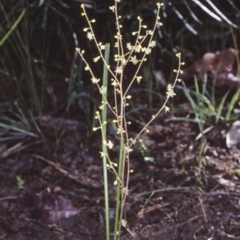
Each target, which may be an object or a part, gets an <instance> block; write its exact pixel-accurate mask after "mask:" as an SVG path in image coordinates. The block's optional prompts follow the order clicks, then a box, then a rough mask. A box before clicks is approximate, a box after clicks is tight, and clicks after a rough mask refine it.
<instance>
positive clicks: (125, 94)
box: [76, 0, 182, 239]
mask: <svg viewBox="0 0 240 240" xmlns="http://www.w3.org/2000/svg"><path fill="white" fill-rule="evenodd" d="M119 2H120V0H115V3H114V5H113V6H110V7H109V9H110V11H112V12H113V14H114V15H115V20H116V34H115V36H114V38H115V40H116V41H115V45H114V47H115V49H116V54H115V55H114V61H115V64H113V65H114V66H110V64H109V62H110V60H109V58H110V45H109V44H103V43H101V42H98V40H97V39H96V37H95V34H94V30H93V24H94V23H95V22H96V20H95V19H89V17H88V15H87V13H86V10H85V7H84V4H82V5H81V8H82V11H83V12H82V15H83V16H84V17H85V18H86V20H87V22H88V27H86V28H84V29H83V31H84V32H85V33H86V35H87V38H88V39H89V40H90V41H93V42H94V43H95V45H96V47H97V49H98V55H97V56H96V57H94V58H93V61H94V62H97V61H99V60H102V61H103V64H104V68H103V69H104V70H103V72H104V73H103V79H102V80H101V79H100V78H98V77H96V76H95V75H94V72H93V70H92V69H91V67H90V65H89V63H88V61H87V60H86V57H85V51H84V50H83V49H80V48H77V49H76V50H77V52H78V53H79V54H80V56H81V58H82V59H83V61H84V62H85V64H86V66H85V70H86V71H88V72H89V73H90V75H91V81H92V83H93V84H94V85H96V87H97V88H98V90H99V92H100V94H101V95H102V101H101V104H100V106H99V109H98V110H97V111H96V116H95V118H96V119H97V120H98V122H99V126H97V127H94V129H93V130H94V131H96V130H101V134H102V151H101V152H100V156H101V158H102V160H103V176H104V192H105V225H106V239H110V230H111V229H112V228H111V227H110V221H109V199H108V175H107V173H108V169H111V170H112V171H113V172H114V174H115V178H116V179H115V181H114V183H113V184H114V185H115V186H116V189H117V190H116V208H115V224H114V232H113V236H114V239H119V238H120V234H121V226H123V227H125V228H126V229H127V220H126V219H124V217H123V212H124V205H125V202H126V198H127V195H128V190H129V189H128V185H129V177H130V157H129V155H130V152H131V151H132V149H133V148H132V147H133V145H134V144H135V143H137V140H138V138H139V136H140V135H141V134H142V133H143V132H144V131H148V126H149V124H150V123H151V122H152V121H153V120H154V119H155V118H156V116H157V115H158V114H159V113H160V112H161V111H163V110H165V111H166V112H167V111H169V110H170V108H169V107H168V106H167V102H168V100H169V98H172V97H174V96H175V93H174V87H175V84H176V82H177V81H178V80H179V79H178V75H179V73H180V71H181V70H180V67H181V64H182V63H181V54H180V53H177V54H176V56H177V58H178V60H179V66H178V69H176V70H174V72H175V73H176V78H175V80H174V82H173V83H172V84H168V85H167V91H166V99H165V101H164V103H163V105H162V106H161V107H160V108H159V110H158V111H157V112H156V113H155V114H154V115H152V117H151V118H150V119H149V121H148V123H147V124H146V125H145V126H143V128H142V129H141V130H140V131H139V133H138V134H136V136H135V137H134V138H131V137H129V132H128V125H129V124H131V122H130V121H128V119H127V117H126V109H128V107H129V105H130V104H129V103H130V101H133V100H134V99H132V96H131V95H130V94H129V91H130V89H131V87H132V86H133V84H134V83H138V84H141V80H142V76H141V75H140V74H139V70H140V69H141V66H142V64H143V62H145V61H147V56H148V55H149V54H151V51H152V49H153V47H155V45H156V41H154V40H153V36H154V32H155V30H156V28H157V27H160V26H161V22H160V17H159V12H160V8H161V6H162V4H160V3H157V4H156V10H157V11H156V21H155V24H154V27H153V29H152V30H149V29H148V28H147V26H146V25H144V24H143V21H142V19H141V18H140V17H137V20H138V29H137V30H136V31H134V32H132V35H133V36H134V37H135V42H134V43H130V42H128V43H125V42H124V40H123V35H122V31H123V30H122V25H121V23H120V21H121V16H120V15H118V3H119ZM104 50H105V54H104V53H103V51H104ZM129 64H133V65H135V69H136V71H135V72H134V74H133V77H132V78H131V79H130V81H129V83H128V85H127V86H125V84H126V83H125V82H124V81H123V79H124V70H125V69H126V66H127V65H129ZM108 75H109V76H110V77H108ZM109 78H110V83H109V84H108V79H109ZM110 93H111V94H113V96H114V101H113V103H111V102H110V101H109V99H108V97H109V96H110ZM107 111H110V112H111V113H112V115H113V116H114V117H113V120H112V123H114V124H115V125H116V126H117V127H116V128H117V130H116V136H117V139H119V159H118V162H116V161H114V160H112V159H111V158H110V156H109V153H108V151H109V149H112V148H113V147H114V143H113V142H112V141H111V140H109V139H108V135H107V124H108V123H109V121H107ZM128 231H129V232H130V230H128ZM130 233H131V232H130Z"/></svg>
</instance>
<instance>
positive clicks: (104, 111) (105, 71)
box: [102, 44, 110, 240]
mask: <svg viewBox="0 0 240 240" xmlns="http://www.w3.org/2000/svg"><path fill="white" fill-rule="evenodd" d="M109 52H110V45H109V44H106V48H105V55H104V58H105V61H106V63H108V62H109ZM107 86H108V68H107V65H105V64H104V68H103V87H105V88H106V91H105V92H104V93H102V106H103V108H102V152H103V179H104V200H105V225H106V226H105V230H106V240H110V223H109V198H108V169H107V155H108V153H107V145H106V139H107V126H106V123H107V104H106V103H105V102H106V99H107Z"/></svg>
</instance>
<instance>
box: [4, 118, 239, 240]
mask: <svg viewBox="0 0 240 240" xmlns="http://www.w3.org/2000/svg"><path fill="white" fill-rule="evenodd" d="M163 119H165V117H160V118H158V119H157V120H156V121H155V122H154V124H152V126H151V131H150V133H146V134H144V135H143V136H142V141H143V143H144V144H142V145H141V146H145V151H143V150H141V147H140V145H139V146H136V148H135V149H134V151H133V153H132V155H131V162H130V164H131V169H132V170H133V172H132V173H131V177H130V185H129V194H128V198H127V202H126V208H125V212H124V214H125V218H126V220H127V222H128V225H127V226H128V229H125V228H123V229H122V237H121V239H123V240H130V239H139V240H145V239H146V240H151V239H159V240H193V239H198V240H207V239H208V240H210V239H212V240H226V239H240V224H239V221H240V203H239V196H240V187H239V186H240V184H239V174H238V173H236V171H235V172H234V171H233V170H236V169H238V168H239V159H240V158H239V156H240V150H238V149H231V150H229V149H227V148H226V145H225V132H226V130H227V128H228V127H229V126H227V124H221V125H220V126H214V128H213V129H212V130H211V131H210V132H208V133H207V134H206V135H204V136H203V137H202V138H200V139H199V140H196V137H197V135H198V134H199V130H198V128H197V127H196V125H194V124H191V123H186V122H169V121H164V120H163ZM166 119H167V118H166ZM39 125H40V127H41V129H42V130H43V133H44V136H45V139H44V140H34V139H33V138H29V139H25V140H24V145H23V147H22V148H21V149H18V151H15V152H14V151H12V152H11V151H10V152H9V154H8V155H6V156H5V157H4V158H2V159H1V161H0V184H1V186H0V209H1V211H0V212H1V215H0V239H6V240H11V239H12V240H16V239H18V240H28V239H29V240H30V239H31V240H32V239H34V240H38V239H39V240H40V239H52V240H53V239H71V240H73V239H78V240H81V239H82V240H88V239H89V240H90V239H91V240H97V239H99V240H103V239H105V236H104V198H103V179H102V166H101V158H100V156H99V151H100V146H101V143H100V138H99V135H98V133H95V134H94V135H91V134H90V133H89V130H88V127H87V126H85V124H84V123H82V122H80V121H78V120H71V119H67V118H61V117H50V116H45V117H43V118H42V119H41V120H40V121H39ZM135 125H136V126H135V127H136V128H138V127H139V126H137V124H136V123H135ZM131 134H135V132H134V131H132V132H131ZM112 138H113V141H115V142H116V144H117V139H114V137H112ZM11 144H13V143H11ZM11 144H10V143H9V144H6V143H1V144H0V149H1V150H2V151H3V150H6V149H7V148H10V147H11V146H12V145H11ZM146 149H147V150H146ZM111 154H112V156H113V158H115V156H117V147H116V149H114V150H113V152H112V153H111ZM149 159H150V160H151V161H146V160H149ZM16 176H21V178H22V179H23V180H24V181H25V183H24V188H23V189H21V190H19V189H18V187H17V181H16ZM109 176H110V189H109V192H110V208H111V212H110V213H111V214H110V215H111V216H110V217H111V220H113V218H114V207H115V205H114V195H115V187H114V186H113V184H112V183H113V181H114V180H115V178H114V174H113V173H111V172H109Z"/></svg>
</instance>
